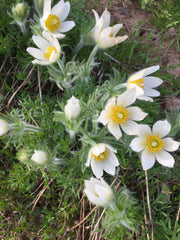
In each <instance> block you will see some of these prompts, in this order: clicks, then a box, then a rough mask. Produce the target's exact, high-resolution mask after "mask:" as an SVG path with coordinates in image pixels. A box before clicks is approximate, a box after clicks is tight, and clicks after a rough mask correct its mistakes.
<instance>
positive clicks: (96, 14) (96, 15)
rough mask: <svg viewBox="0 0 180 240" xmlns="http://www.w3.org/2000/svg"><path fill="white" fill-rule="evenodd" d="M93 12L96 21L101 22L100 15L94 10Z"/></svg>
mask: <svg viewBox="0 0 180 240" xmlns="http://www.w3.org/2000/svg"><path fill="white" fill-rule="evenodd" d="M92 11H93V13H94V16H95V19H96V22H97V21H98V20H99V15H98V13H97V12H96V11H95V10H94V9H92Z"/></svg>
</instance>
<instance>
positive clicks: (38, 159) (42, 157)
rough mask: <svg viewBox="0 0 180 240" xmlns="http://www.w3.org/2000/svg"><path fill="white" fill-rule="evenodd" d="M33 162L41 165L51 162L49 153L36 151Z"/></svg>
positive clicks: (32, 158)
mask: <svg viewBox="0 0 180 240" xmlns="http://www.w3.org/2000/svg"><path fill="white" fill-rule="evenodd" d="M31 160H32V161H34V162H35V163H37V164H40V165H45V164H47V163H48V161H49V159H48V155H47V153H46V152H44V151H41V150H35V151H34V154H33V155H32V157H31Z"/></svg>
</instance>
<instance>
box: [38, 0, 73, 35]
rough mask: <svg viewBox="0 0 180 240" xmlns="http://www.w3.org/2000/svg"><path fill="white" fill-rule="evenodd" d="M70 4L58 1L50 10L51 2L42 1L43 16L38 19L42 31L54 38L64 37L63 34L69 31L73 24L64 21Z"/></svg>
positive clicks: (62, 0) (47, 0)
mask: <svg viewBox="0 0 180 240" xmlns="http://www.w3.org/2000/svg"><path fill="white" fill-rule="evenodd" d="M69 11H70V3H69V2H66V3H65V2H64V0H61V1H59V2H58V3H57V4H56V5H55V6H54V7H53V8H52V9H51V0H44V9H43V16H42V18H41V19H40V24H41V26H42V27H43V29H44V30H45V31H47V32H49V33H50V34H52V35H53V36H54V37H55V38H63V37H65V35H64V34H62V33H64V32H68V31H69V30H71V29H72V28H73V27H74V26H75V23H74V21H64V20H65V19H66V18H67V16H68V15H69Z"/></svg>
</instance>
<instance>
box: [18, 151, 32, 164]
mask: <svg viewBox="0 0 180 240" xmlns="http://www.w3.org/2000/svg"><path fill="white" fill-rule="evenodd" d="M16 156H17V159H18V160H19V161H20V162H22V163H26V162H28V160H29V158H30V150H29V149H26V148H23V149H20V150H19V151H18V152H17V155H16Z"/></svg>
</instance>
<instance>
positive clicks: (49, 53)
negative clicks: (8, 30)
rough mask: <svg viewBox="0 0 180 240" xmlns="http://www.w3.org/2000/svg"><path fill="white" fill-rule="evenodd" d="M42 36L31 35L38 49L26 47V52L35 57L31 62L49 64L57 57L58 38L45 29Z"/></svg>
mask: <svg viewBox="0 0 180 240" xmlns="http://www.w3.org/2000/svg"><path fill="white" fill-rule="evenodd" d="M43 37H44V38H42V37H40V36H38V35H34V36H33V37H32V39H33V41H34V43H35V44H36V45H37V46H38V48H39V49H38V48H32V47H28V48H27V51H28V53H29V54H31V55H32V56H33V57H35V58H36V59H35V60H34V61H32V63H33V64H39V65H49V64H52V63H54V62H56V61H57V60H58V59H59V56H60V52H61V47H60V45H59V42H58V40H57V39H55V38H54V37H52V36H51V35H50V34H49V33H47V32H45V31H44V32H43Z"/></svg>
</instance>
